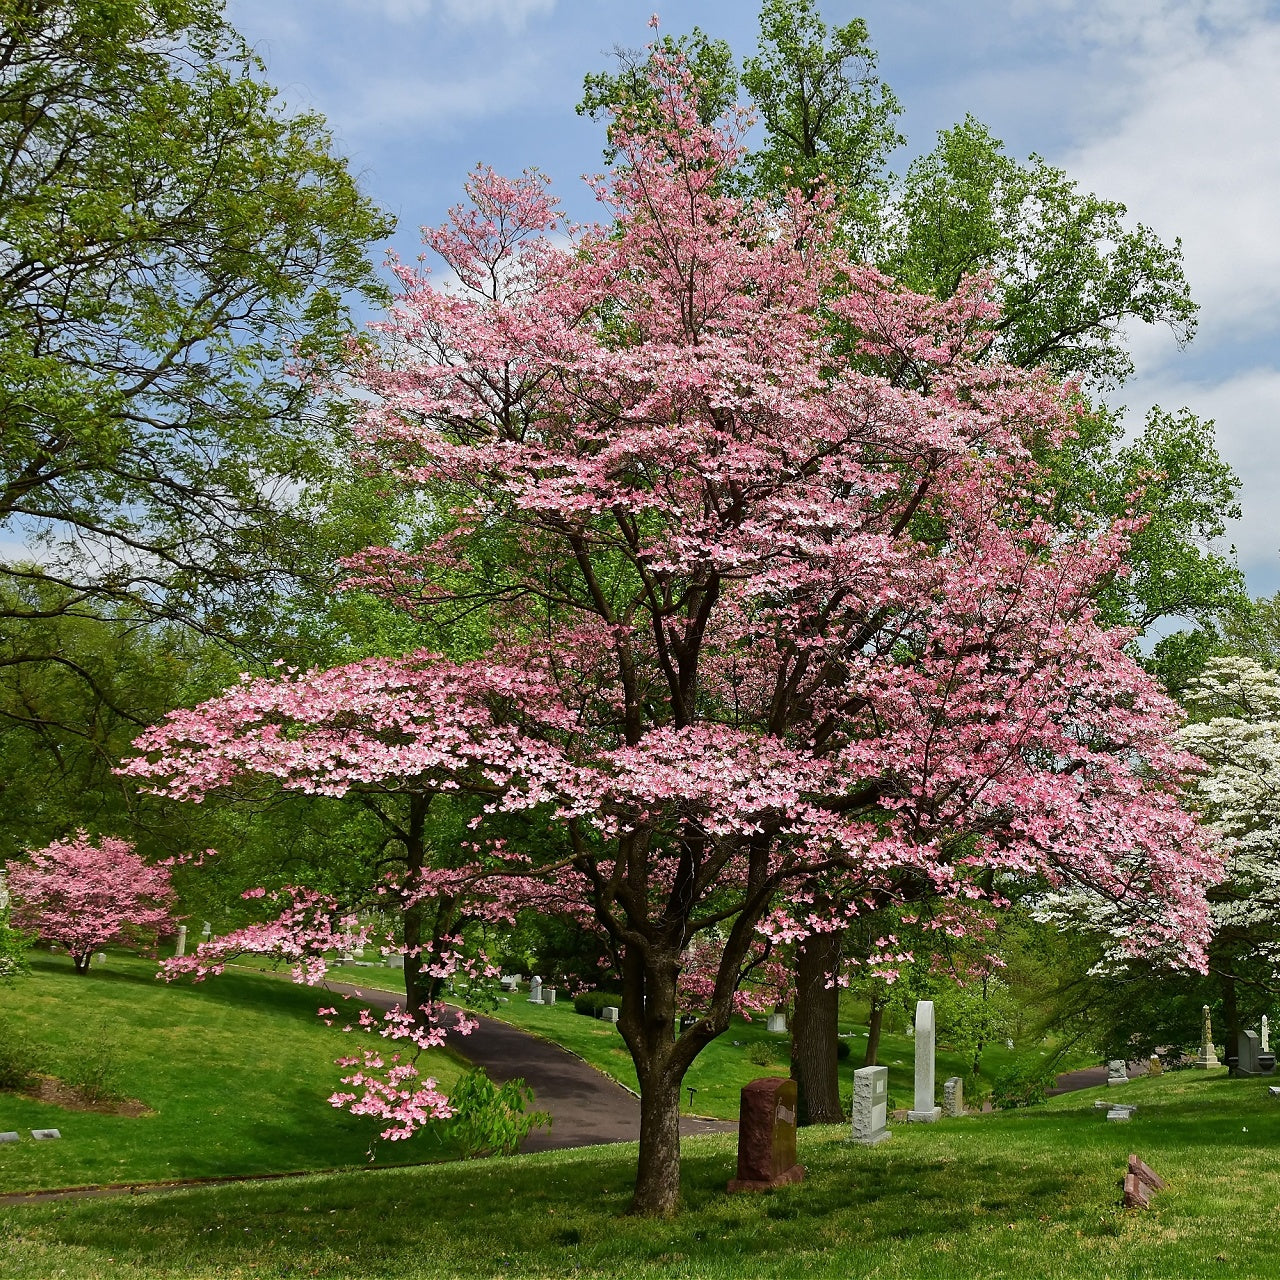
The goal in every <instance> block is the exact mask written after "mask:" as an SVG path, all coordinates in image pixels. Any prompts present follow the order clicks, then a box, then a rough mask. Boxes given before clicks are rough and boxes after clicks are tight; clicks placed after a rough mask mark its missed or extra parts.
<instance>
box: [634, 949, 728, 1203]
mask: <svg viewBox="0 0 1280 1280" xmlns="http://www.w3.org/2000/svg"><path fill="white" fill-rule="evenodd" d="M655 950H656V949H655ZM679 971H680V961H679V954H678V952H675V951H674V950H673V951H671V952H669V953H668V952H666V951H665V949H664V950H663V951H662V952H660V953H659V954H657V955H655V954H652V953H651V954H650V956H649V957H648V959H647V962H646V961H644V960H641V958H640V957H639V956H637V955H636V954H634V952H632V953H630V954H627V955H624V957H623V962H622V981H623V1006H622V1016H621V1018H620V1019H619V1023H618V1029H619V1031H621V1033H622V1035H623V1038H624V1039H625V1040H626V1042H627V1047H628V1048H629V1049H630V1050H631V1058H632V1061H633V1062H634V1063H635V1067H636V1078H637V1079H638V1081H639V1084H640V1160H639V1164H638V1167H637V1169H636V1185H635V1191H634V1193H633V1194H632V1197H631V1212H632V1213H635V1214H642V1215H644V1216H646V1217H671V1216H672V1215H673V1214H675V1213H676V1212H678V1211H679V1208H680V1085H681V1082H682V1081H683V1080H684V1073H685V1071H686V1070H688V1067H689V1064H690V1062H692V1061H693V1058H694V1056H696V1053H697V1051H698V1049H699V1048H701V1047H702V1046H704V1045H705V1044H706V1043H708V1041H709V1040H710V1039H711V1038H712V1037H713V1036H714V1030H713V1025H714V1024H715V1020H714V1019H710V1018H704V1019H702V1020H700V1022H699V1023H698V1024H696V1025H695V1026H694V1027H691V1028H690V1029H689V1030H688V1031H687V1032H686V1033H685V1035H684V1036H682V1037H680V1039H679V1040H677V1039H676V1038H674V1036H673V1032H674V1029H675V1012H676V977H677V975H678V974H679Z"/></svg>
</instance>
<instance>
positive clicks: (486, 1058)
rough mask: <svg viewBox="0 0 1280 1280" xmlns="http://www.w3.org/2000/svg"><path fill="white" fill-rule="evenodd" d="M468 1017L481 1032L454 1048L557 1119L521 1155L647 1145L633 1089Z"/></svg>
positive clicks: (701, 1124) (388, 1005)
mask: <svg viewBox="0 0 1280 1280" xmlns="http://www.w3.org/2000/svg"><path fill="white" fill-rule="evenodd" d="M328 986H329V988H330V989H331V990H333V991H336V992H339V993H340V994H342V995H351V996H355V997H357V998H359V999H361V1000H364V1001H366V1002H367V1003H368V1004H371V1005H375V1006H376V1007H377V1008H380V1009H392V1008H395V1007H397V1006H398V1005H400V1004H403V1002H404V1001H403V998H402V997H397V996H396V994H395V993H394V992H392V991H379V990H376V989H374V988H371V987H361V986H359V985H358V984H357V985H352V984H350V983H345V982H330V983H329V984H328ZM468 1016H470V1017H476V1018H477V1019H478V1021H479V1023H480V1025H479V1026H478V1027H477V1028H476V1029H475V1030H474V1031H473V1032H472V1033H471V1034H470V1035H469V1036H459V1037H456V1038H455V1039H453V1040H451V1041H450V1047H451V1048H454V1049H456V1050H457V1051H458V1052H459V1053H461V1054H462V1055H463V1056H464V1057H465V1058H466V1059H467V1060H468V1061H469V1062H471V1063H473V1064H474V1065H475V1066H477V1067H483V1068H484V1069H485V1071H486V1072H487V1073H488V1075H489V1078H490V1079H491V1080H497V1081H499V1082H502V1081H505V1080H511V1079H514V1078H515V1077H517V1076H518V1077H520V1078H521V1079H523V1080H524V1082H525V1084H527V1085H528V1086H529V1087H530V1088H531V1089H532V1090H533V1105H534V1108H535V1110H538V1111H546V1112H549V1113H550V1115H551V1128H550V1130H548V1129H545V1128H542V1129H535V1130H534V1131H533V1132H532V1133H531V1134H530V1135H529V1136H528V1137H527V1138H526V1139H525V1140H524V1142H523V1143H521V1144H520V1150H521V1151H550V1150H553V1149H558V1148H561V1147H591V1146H596V1145H598V1144H600V1143H605V1142H638V1141H639V1139H640V1099H639V1098H637V1097H636V1096H635V1094H634V1093H632V1092H630V1090H628V1089H624V1088H623V1087H622V1086H621V1085H620V1084H616V1083H615V1082H614V1081H612V1080H610V1079H609V1077H608V1076H606V1075H603V1074H602V1073H601V1072H599V1071H597V1070H596V1069H595V1067H592V1066H589V1065H588V1064H587V1063H586V1062H584V1061H583V1060H582V1059H581V1058H578V1057H575V1056H574V1055H573V1054H571V1053H567V1052H566V1051H565V1050H564V1049H561V1048H560V1047H559V1045H554V1044H551V1043H550V1042H549V1041H546V1040H540V1039H538V1038H537V1037H536V1036H532V1035H530V1034H529V1033H528V1032H525V1031H520V1030H518V1029H517V1028H515V1027H511V1026H508V1025H507V1024H506V1023H505V1022H497V1021H495V1020H494V1019H493V1018H483V1017H479V1015H477V1014H468ZM737 1127H738V1126H737V1125H736V1124H734V1123H732V1122H730V1121H727V1120H699V1119H697V1118H695V1117H693V1116H681V1118H680V1132H681V1134H682V1135H683V1136H685V1137H689V1136H691V1135H693V1134H698V1133H731V1132H733V1131H734V1130H736V1129H737Z"/></svg>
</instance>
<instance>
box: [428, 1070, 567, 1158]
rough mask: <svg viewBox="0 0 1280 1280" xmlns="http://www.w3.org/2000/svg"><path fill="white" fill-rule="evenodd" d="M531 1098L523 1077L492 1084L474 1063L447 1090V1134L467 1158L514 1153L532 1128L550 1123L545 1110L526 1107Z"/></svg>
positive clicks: (531, 1092) (530, 1091) (530, 1092)
mask: <svg viewBox="0 0 1280 1280" xmlns="http://www.w3.org/2000/svg"><path fill="white" fill-rule="evenodd" d="M532 1101H533V1090H532V1089H530V1088H529V1086H528V1085H527V1084H525V1082H524V1081H523V1080H507V1081H506V1082H505V1083H503V1084H500V1085H499V1084H495V1083H494V1082H493V1081H492V1080H490V1079H489V1077H488V1076H487V1075H486V1074H485V1073H484V1072H483V1071H482V1070H481V1069H480V1068H479V1067H477V1068H476V1069H475V1070H473V1071H468V1072H467V1074H466V1075H464V1076H463V1077H462V1078H461V1079H460V1080H459V1081H458V1083H457V1084H456V1085H454V1087H453V1088H452V1089H450V1090H449V1105H450V1106H451V1107H452V1108H453V1112H454V1118H453V1120H452V1121H451V1122H450V1127H449V1132H450V1137H451V1138H452V1139H453V1141H454V1143H455V1144H456V1145H457V1147H458V1150H459V1151H460V1152H461V1153H462V1155H464V1156H465V1157H467V1158H468V1159H473V1158H475V1157H478V1156H510V1155H515V1153H516V1151H517V1150H518V1149H519V1147H520V1144H521V1143H522V1142H523V1141H524V1140H525V1138H527V1137H528V1136H529V1134H530V1133H532V1132H533V1130H534V1129H535V1128H537V1127H539V1126H540V1125H548V1126H549V1125H550V1124H551V1117H550V1116H549V1115H548V1114H547V1113H546V1112H545V1111H530V1110H529V1104H530V1103H531V1102H532Z"/></svg>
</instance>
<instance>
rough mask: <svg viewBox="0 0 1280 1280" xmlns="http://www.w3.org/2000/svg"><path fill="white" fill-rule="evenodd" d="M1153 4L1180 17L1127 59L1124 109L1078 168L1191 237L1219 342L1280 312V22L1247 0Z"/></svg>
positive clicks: (1074, 161) (1193, 270)
mask: <svg viewBox="0 0 1280 1280" xmlns="http://www.w3.org/2000/svg"><path fill="white" fill-rule="evenodd" d="M1143 7H1144V8H1145V9H1147V10H1148V11H1149V12H1150V11H1159V12H1160V13H1161V14H1165V13H1167V14H1168V15H1169V21H1168V22H1167V23H1165V22H1162V21H1157V20H1155V19H1154V18H1153V19H1152V21H1151V26H1152V31H1151V32H1150V33H1149V34H1144V33H1142V32H1141V31H1140V32H1139V33H1138V34H1137V35H1136V36H1135V37H1134V40H1133V47H1132V49H1131V50H1130V51H1128V52H1126V53H1124V55H1123V56H1122V57H1121V58H1120V59H1119V60H1118V62H1117V67H1116V71H1117V73H1118V74H1121V75H1123V77H1124V80H1125V83H1124V85H1123V86H1122V87H1121V88H1120V89H1118V90H1117V94H1116V96H1117V98H1119V99H1122V101H1120V102H1119V103H1118V104H1117V105H1118V108H1119V110H1118V114H1117V115H1116V116H1115V117H1114V118H1113V120H1112V121H1111V123H1110V126H1109V127H1108V128H1106V130H1105V131H1104V132H1102V133H1100V134H1099V135H1098V136H1096V137H1094V138H1092V139H1091V140H1090V141H1088V142H1087V143H1085V144H1083V145H1082V146H1081V147H1080V148H1079V149H1078V151H1077V152H1076V153H1075V154H1074V155H1072V156H1070V157H1068V160H1067V168H1068V170H1069V172H1071V173H1072V174H1073V175H1074V176H1075V177H1077V178H1078V179H1079V180H1080V181H1081V183H1082V185H1084V186H1086V187H1089V188H1091V189H1093V190H1095V191H1098V192H1101V193H1105V194H1106V195H1108V196H1113V197H1116V198H1119V199H1122V200H1124V201H1125V203H1126V204H1128V205H1129V207H1130V209H1131V211H1132V212H1133V213H1134V214H1135V216H1136V217H1137V218H1138V219H1139V220H1141V221H1144V222H1148V223H1149V224H1151V225H1152V226H1154V227H1155V228H1156V229H1157V230H1158V231H1159V232H1160V233H1161V234H1162V235H1163V236H1165V237H1166V238H1172V237H1173V236H1175V235H1176V236H1180V237H1181V238H1182V242H1183V250H1184V253H1185V257H1186V266H1187V276H1188V279H1189V280H1190V282H1191V286H1192V291H1193V295H1194V296H1195V298H1196V299H1197V301H1199V302H1200V304H1201V306H1202V308H1203V315H1202V343H1201V345H1211V344H1217V343H1220V342H1223V341H1225V340H1227V339H1229V338H1233V337H1236V336H1238V335H1239V334H1240V333H1241V332H1244V331H1248V330H1250V329H1253V328H1255V327H1256V326H1258V325H1259V324H1260V323H1262V324H1271V323H1274V322H1275V317H1276V313H1277V311H1280V237H1278V236H1277V235H1276V231H1275V228H1276V210H1277V208H1280V147H1278V146H1277V141H1276V140H1277V138H1278V137H1280V78H1277V76H1276V73H1275V69H1276V67H1277V66H1278V65H1280V23H1277V22H1275V21H1273V20H1271V21H1269V20H1267V19H1266V17H1265V16H1264V15H1263V14H1262V13H1261V12H1260V11H1259V6H1257V5H1254V4H1249V3H1245V2H1244V0H1241V2H1240V3H1234V4H1232V3H1216V4H1215V3H1200V4H1177V5H1170V4H1164V5H1157V4H1148V5H1146V6H1143ZM1175 19H1176V20H1175Z"/></svg>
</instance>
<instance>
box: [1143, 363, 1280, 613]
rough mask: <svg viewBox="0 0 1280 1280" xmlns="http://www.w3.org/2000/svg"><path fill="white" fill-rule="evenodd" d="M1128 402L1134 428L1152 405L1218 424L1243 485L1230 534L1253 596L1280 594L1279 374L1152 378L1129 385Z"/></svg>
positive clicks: (1259, 370)
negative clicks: (1193, 379)
mask: <svg viewBox="0 0 1280 1280" xmlns="http://www.w3.org/2000/svg"><path fill="white" fill-rule="evenodd" d="M1123 399H1124V401H1125V402H1126V403H1127V404H1128V405H1129V408H1130V413H1129V423H1130V425H1131V426H1133V427H1137V426H1140V425H1141V421H1142V418H1143V416H1144V414H1145V410H1146V408H1147V407H1148V406H1149V405H1151V404H1153V403H1158V404H1160V405H1161V406H1162V407H1163V408H1165V409H1176V408H1181V407H1186V408H1188V409H1190V410H1192V412H1194V413H1196V414H1198V415H1199V416H1200V417H1202V418H1210V419H1213V420H1214V421H1215V422H1216V423H1217V429H1218V430H1217V434H1218V448H1219V452H1220V453H1221V454H1222V456H1223V458H1225V459H1226V461H1227V462H1228V463H1230V464H1231V466H1232V467H1233V468H1234V469H1235V472H1236V474H1237V475H1238V476H1239V477H1240V479H1241V481H1242V488H1241V492H1240V503H1241V508H1242V510H1243V513H1244V514H1243V518H1242V519H1240V520H1238V521H1234V522H1233V524H1232V526H1231V527H1230V528H1229V529H1228V531H1227V536H1228V538H1229V539H1230V541H1231V542H1233V543H1234V544H1235V547H1236V550H1237V552H1238V553H1239V557H1240V567H1241V568H1242V569H1244V570H1245V571H1246V573H1248V575H1249V577H1250V580H1251V585H1252V588H1253V590H1254V591H1255V593H1257V592H1271V591H1275V590H1277V589H1280V518H1278V517H1280V499H1278V498H1277V495H1278V494H1280V449H1277V447H1276V445H1277V440H1278V439H1280V430H1278V428H1280V369H1271V368H1254V369H1247V370H1243V371H1240V372H1237V373H1234V374H1232V375H1230V376H1228V377H1226V378H1224V379H1222V380H1220V381H1218V380H1216V381H1208V382H1183V381H1174V380H1171V379H1167V378H1158V377H1154V378H1148V379H1143V380H1141V381H1140V382H1136V383H1134V384H1132V385H1131V386H1130V387H1128V388H1126V391H1125V394H1124V396H1123Z"/></svg>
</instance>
